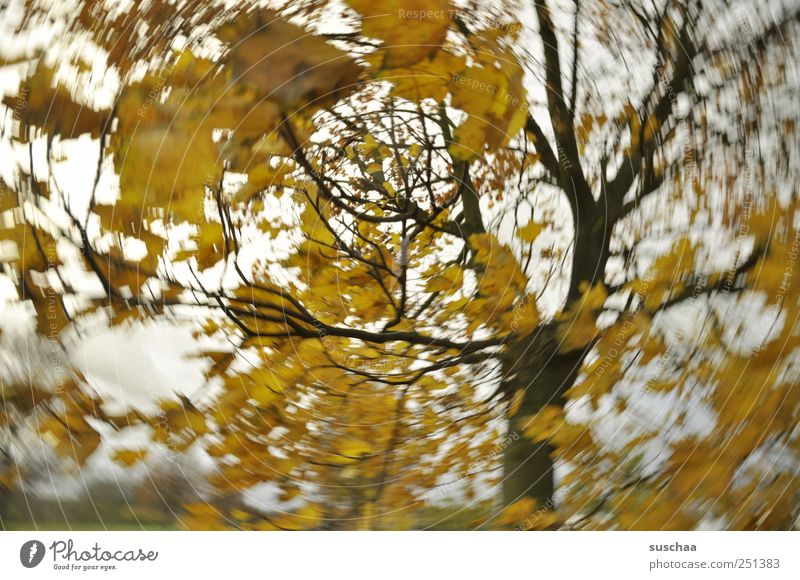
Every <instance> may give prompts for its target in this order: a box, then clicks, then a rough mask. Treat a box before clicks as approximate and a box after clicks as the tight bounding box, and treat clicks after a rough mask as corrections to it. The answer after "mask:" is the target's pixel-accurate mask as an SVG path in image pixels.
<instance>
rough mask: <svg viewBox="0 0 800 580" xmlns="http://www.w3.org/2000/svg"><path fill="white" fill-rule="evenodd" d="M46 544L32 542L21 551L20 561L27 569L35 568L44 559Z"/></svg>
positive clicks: (26, 543)
mask: <svg viewBox="0 0 800 580" xmlns="http://www.w3.org/2000/svg"><path fill="white" fill-rule="evenodd" d="M44 552H45V549H44V544H43V543H41V542H40V541H39V540H30V541H28V542H25V543H24V544H22V547H21V548H20V549H19V561H20V562H22V565H23V566H25V567H26V568H35V567H36V566H38V565H39V564H40V563H41V562H42V559H44Z"/></svg>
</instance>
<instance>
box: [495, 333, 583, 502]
mask: <svg viewBox="0 0 800 580" xmlns="http://www.w3.org/2000/svg"><path fill="white" fill-rule="evenodd" d="M554 329H555V327H554V326H553V325H550V326H546V327H544V328H543V329H542V330H541V331H540V332H539V333H537V335H536V336H535V337H533V338H529V339H527V340H523V341H520V342H518V343H516V344H514V345H512V346H511V347H510V348H509V349H508V351H507V353H506V354H505V355H504V360H503V371H504V373H503V374H504V388H505V389H506V392H507V393H509V395H510V396H513V394H514V393H516V392H517V391H518V390H522V391H523V393H524V396H523V400H522V405H521V407H520V408H519V410H518V411H517V412H516V413H515V414H514V416H512V417H509V418H508V421H509V433H508V435H509V437H507V439H506V440H507V441H509V444H508V445H507V446H506V448H505V449H504V450H503V506H508V505H511V504H513V503H514V502H516V501H519V500H520V499H522V498H524V497H526V496H527V497H531V498H533V499H535V500H536V501H537V504H538V505H539V506H548V507H551V506H553V505H555V500H554V498H553V494H554V492H555V482H554V478H553V459H552V457H551V454H552V452H553V446H552V445H551V444H550V443H549V442H547V441H543V442H534V441H531V440H530V439H528V438H527V437H524V436H523V429H524V421H525V419H526V417H529V416H531V415H535V414H536V413H538V412H539V411H541V410H542V409H543V408H544V407H545V406H546V405H557V406H563V405H564V397H563V394H564V392H565V391H566V390H567V389H569V388H570V387H571V386H572V385H573V383H574V382H575V378H576V376H577V374H578V370H579V369H580V365H581V362H582V361H583V358H584V356H585V354H584V352H583V351H576V352H573V353H567V354H559V353H557V352H556V349H555V347H556V345H557V342H556V341H555V340H554V338H555V337H554V336H553V333H554Z"/></svg>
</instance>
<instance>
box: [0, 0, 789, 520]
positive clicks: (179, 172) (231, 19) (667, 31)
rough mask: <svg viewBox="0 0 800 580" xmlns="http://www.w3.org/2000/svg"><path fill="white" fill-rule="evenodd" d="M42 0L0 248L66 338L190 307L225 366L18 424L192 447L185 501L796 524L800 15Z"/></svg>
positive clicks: (73, 438) (6, 417) (682, 1)
mask: <svg viewBox="0 0 800 580" xmlns="http://www.w3.org/2000/svg"><path fill="white" fill-rule="evenodd" d="M51 8H52V6H51V4H50V3H47V2H41V3H40V2H37V1H34V0H31V1H29V2H27V3H26V6H25V10H24V14H22V15H20V16H19V18H18V21H16V22H14V24H13V26H14V27H15V36H14V38H15V39H16V40H17V41H18V42H17V43H16V44H14V43H12V47H11V48H9V47H6V46H4V47H3V48H2V50H3V51H4V52H5V53H6V54H4V55H3V56H4V58H5V59H6V64H5V67H4V69H5V70H9V71H12V72H13V73H14V74H16V75H17V77H18V81H19V83H18V86H16V87H15V89H14V90H13V91H12V92H11V93H9V94H7V95H6V96H5V97H4V98H3V104H4V105H5V113H4V126H3V127H4V128H3V139H5V140H6V141H7V146H6V147H5V151H7V155H8V157H7V158H6V160H5V161H4V165H5V164H8V165H9V166H10V167H9V168H8V170H7V173H6V174H5V177H4V187H3V192H2V195H1V196H0V204H1V205H0V210H2V212H3V214H2V217H3V223H2V225H3V226H4V229H0V241H2V242H3V244H2V246H0V248H2V253H0V260H1V261H2V263H3V268H4V270H3V271H4V273H5V276H6V277H7V278H8V279H9V280H10V281H11V282H12V283H13V286H14V287H15V289H16V291H17V293H18V300H19V303H20V306H21V307H22V306H26V307H32V311H33V314H34V315H35V319H36V329H37V332H38V333H39V334H41V335H43V336H45V337H47V338H48V339H50V340H52V341H58V342H60V343H62V344H65V345H67V346H68V345H69V344H75V343H77V342H79V341H80V340H81V339H82V337H85V336H86V335H87V334H89V333H92V332H96V331H97V329H98V328H104V327H106V326H107V325H112V326H114V325H132V324H143V323H146V322H147V321H148V320H152V319H170V320H173V321H175V323H176V324H184V325H189V326H190V327H191V328H193V329H194V331H195V333H196V336H197V344H198V352H197V356H200V357H204V358H205V359H207V370H206V378H207V388H206V389H204V390H203V392H201V393H198V394H197V396H195V397H187V396H184V395H181V396H177V395H176V396H175V397H165V398H164V399H163V400H160V401H159V402H158V406H157V409H156V410H155V411H153V410H147V409H136V408H130V409H129V410H128V411H126V412H123V413H111V412H110V411H109V410H108V409H107V408H106V402H105V401H104V400H103V397H102V396H101V395H99V394H98V393H96V392H95V391H94V390H93V389H91V386H90V385H87V384H86V381H84V380H82V378H81V377H80V374H79V372H78V371H77V370H76V371H75V379H74V380H73V381H72V382H71V383H70V385H71V386H70V388H69V389H57V390H56V391H47V390H45V391H44V392H42V393H41V394H40V395H34V396H33V398H32V399H31V400H28V399H29V398H25V397H23V398H22V399H20V400H22V401H23V402H22V403H21V404H20V405H17V403H16V399H10V398H9V399H6V398H5V397H4V407H5V409H3V411H4V412H3V413H2V414H0V425H3V426H4V427H5V428H13V427H14V426H15V425H16V424H17V422H18V421H20V416H23V415H26V414H27V415H30V414H33V415H34V416H35V419H36V420H34V421H32V422H31V424H32V425H33V427H32V429H33V430H34V432H35V433H36V434H38V436H40V437H42V438H46V440H48V441H52V442H53V443H54V444H55V446H56V447H57V448H58V449H59V450H60V451H61V452H63V453H64V454H65V455H67V456H69V457H72V458H73V459H74V460H75V461H76V462H77V463H78V464H79V465H80V464H82V463H83V462H84V461H85V460H86V459H87V458H88V457H89V456H90V455H91V454H92V453H93V452H95V450H96V449H97V448H98V446H99V445H100V444H101V441H102V437H101V432H104V429H107V428H108V427H109V426H110V427H111V428H112V429H116V430H134V431H137V430H138V431H141V432H143V433H146V434H147V436H148V437H149V438H150V439H151V440H152V441H153V442H155V443H156V444H158V445H163V446H166V447H168V448H169V449H171V450H173V451H177V452H182V451H184V450H186V449H188V448H189V447H192V446H198V447H200V448H202V449H203V450H204V451H205V452H207V453H208V454H209V455H210V456H211V457H213V458H214V461H215V465H216V469H215V472H214V475H213V476H212V481H211V485H212V486H213V490H214V492H213V495H212V496H210V497H207V498H205V501H202V502H198V503H196V504H194V505H191V506H189V507H188V510H189V514H190V515H189V517H187V518H186V521H185V524H186V525H187V526H189V527H192V528H212V529H213V528H228V527H239V528H243V529H301V528H303V529H305V528H312V529H315V528H328V529H333V528H402V527H406V526H409V525H412V524H411V523H410V522H411V521H412V520H413V513H414V510H417V509H420V508H422V507H424V506H426V505H429V504H431V503H433V502H435V500H436V498H437V497H441V494H442V493H445V494H447V493H459V494H463V496H464V497H465V498H466V501H469V502H473V501H474V502H479V501H488V502H489V503H490V504H491V509H490V510H489V512H490V513H488V515H487V516H486V517H485V518H482V519H481V520H480V521H476V522H475V524H474V525H475V526H483V527H493V528H515V529H552V528H565V529H597V528H600V529H688V528H696V527H700V526H717V527H725V528H732V529H761V528H764V529H787V528H791V527H792V526H795V525H796V524H797V517H798V506H800V487H799V485H798V484H799V483H800V482H798V477H797V473H798V470H797V465H798V457H797V453H798V452H799V451H800V431H799V430H798V428H797V425H798V416H799V415H800V389H799V388H798V384H797V382H798V366H797V365H798V360H797V346H798V340H799V339H800V336H798V327H797V324H796V322H797V317H798V314H800V309H799V308H798V306H799V304H798V292H797V288H798V274H797V268H798V265H797V256H798V250H799V249H800V232H799V231H798V212H797V209H798V207H797V204H798V191H797V185H798V177H799V175H798V166H797V164H796V163H792V161H793V160H794V159H795V157H796V155H797V152H798V133H797V130H796V128H795V118H796V116H797V110H798V109H797V105H798V104H799V103H798V100H799V99H798V95H800V92H798V82H797V81H798V79H797V66H796V63H797V54H796V48H795V46H794V41H795V39H796V35H797V32H798V12H797V10H796V9H792V8H789V7H785V6H783V5H782V4H779V3H771V4H770V3H768V4H766V5H764V6H761V5H758V6H756V5H755V4H753V3H749V2H729V1H725V0H654V1H653V2H645V3H639V2H624V1H623V2H614V1H610V0H605V1H604V0H592V1H587V0H575V1H573V2H566V1H564V2H560V1H556V0H547V1H537V2H517V1H510V2H507V3H501V4H498V3H492V2H482V1H478V0H469V1H467V2H463V3H454V2H450V1H449V0H403V1H402V2H399V1H394V0H373V1H371V2H365V1H362V0H347V1H346V2H344V3H337V2H328V1H326V0H301V1H293V2H285V3H271V4H270V5H269V6H268V7H264V6H263V5H261V4H252V5H251V4H249V3H247V4H246V5H237V6H236V7H234V8H230V7H228V8H225V7H223V6H221V5H218V4H216V3H214V2H209V1H204V2H199V1H196V0H182V1H171V0H153V1H152V2H148V3H145V4H142V5H141V6H135V7H131V8H130V9H129V10H121V9H119V8H115V7H114V6H112V5H111V3H107V2H104V1H97V0H85V1H80V2H77V1H76V2H72V3H71V2H67V3H64V6H62V7H61V8H60V13H59V14H57V15H54V14H53V13H52V10H51ZM43 30H49V31H51V32H57V37H54V36H52V35H50V36H48V39H47V41H46V42H42V41H41V36H42V35H41V34H38V35H37V32H41V31H43ZM21 47H24V48H21ZM14 51H16V52H14ZM87 152H90V153H87ZM66 167H69V168H74V167H79V168H80V169H78V170H77V171H79V172H80V173H82V175H83V177H84V179H82V180H80V181H81V183H82V185H81V186H80V187H75V186H74V185H72V186H67V185H66V184H64V183H63V180H62V179H61V178H60V175H62V174H63V171H64V168H66ZM5 389H6V387H5V385H4V393H5ZM23 392H24V389H23ZM6 396H7V395H6ZM23 399H24V400H23ZM12 407H13V408H14V409H15V410H17V411H19V412H16V411H15V412H14V413H11V412H9V409H11V408H12ZM17 407H19V408H18V409H17ZM143 453H144V450H143V449H120V450H118V451H117V458H118V460H119V461H120V462H121V463H124V464H128V465H132V464H135V463H136V462H138V461H139V460H140V459H141V457H142V455H143ZM8 479H9V481H11V480H13V477H10V478H8ZM267 483H269V484H272V485H274V486H277V488H278V489H279V490H280V493H281V496H280V497H281V500H282V501H283V502H284V503H283V505H284V506H286V507H285V509H284V511H283V513H279V514H276V513H264V512H263V511H259V510H257V509H255V508H247V507H245V506H242V505H240V504H238V503H232V502H231V501H230V498H231V497H232V496H234V495H236V494H240V493H242V492H243V491H246V490H248V489H253V488H256V487H257V486H260V485H263V484H267ZM443 488H444V491H443ZM232 506H235V507H232Z"/></svg>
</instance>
